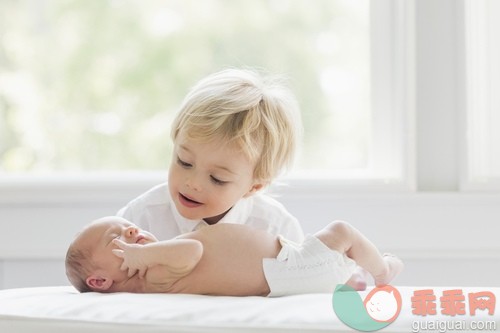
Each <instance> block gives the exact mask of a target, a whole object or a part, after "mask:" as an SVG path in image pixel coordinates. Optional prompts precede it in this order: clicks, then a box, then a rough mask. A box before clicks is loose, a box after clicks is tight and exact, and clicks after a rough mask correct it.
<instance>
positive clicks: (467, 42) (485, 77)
mask: <svg viewBox="0 0 500 333" xmlns="http://www.w3.org/2000/svg"><path fill="white" fill-rule="evenodd" d="M462 6H463V17H462V20H463V34H462V35H463V66H464V72H465V74H464V90H465V91H464V94H463V95H464V96H465V98H464V99H465V101H464V105H465V106H464V110H463V114H462V124H461V132H462V133H463V137H462V141H461V142H462V145H461V146H462V147H464V148H463V149H464V151H463V158H462V163H461V165H462V168H461V174H460V190H461V191H487V192H494V191H499V190H500V177H496V176H491V175H487V174H486V175H485V174H484V173H483V172H481V171H482V169H484V168H485V163H487V158H488V157H487V154H488V152H487V151H485V150H484V149H482V148H483V147H485V146H486V145H487V142H488V137H487V134H485V133H488V129H487V126H488V120H487V119H488V116H489V114H491V113H493V112H494V109H495V108H496V107H498V106H496V105H492V100H491V96H493V94H494V92H493V91H492V88H491V87H492V85H491V80H492V78H491V76H490V74H489V73H491V72H492V71H491V70H490V68H491V66H492V65H491V64H492V62H493V61H495V60H494V59H492V56H491V52H490V45H489V43H490V42H491V35H492V34H491V29H492V28H491V25H492V22H493V21H492V17H491V15H490V14H491V11H489V10H488V8H487V7H488V6H487V3H486V1H485V0H483V1H481V0H479V1H478V0H475V1H471V0H463V1H462ZM489 140H491V138H489Z"/></svg>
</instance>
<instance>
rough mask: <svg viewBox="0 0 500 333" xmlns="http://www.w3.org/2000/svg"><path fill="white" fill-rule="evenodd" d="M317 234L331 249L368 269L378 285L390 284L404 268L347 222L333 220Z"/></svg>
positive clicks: (398, 261) (400, 262) (394, 258)
mask: <svg viewBox="0 0 500 333" xmlns="http://www.w3.org/2000/svg"><path fill="white" fill-rule="evenodd" d="M315 236H316V237H317V238H318V239H319V240H321V241H322V242H323V243H324V244H325V245H326V246H328V247H329V248H330V249H332V250H336V251H338V252H340V253H345V254H346V255H347V256H348V257H349V258H351V259H353V260H354V261H356V263H357V264H358V265H359V266H361V267H362V268H364V269H366V270H367V271H368V272H369V273H370V274H371V275H372V276H373V278H374V280H375V285H377V286H382V285H385V284H388V283H389V282H390V281H391V280H392V279H394V278H395V277H396V276H397V275H398V274H399V273H400V272H401V270H402V269H403V263H402V261H401V260H399V259H398V258H397V257H395V256H392V255H384V256H382V255H380V253H379V251H378V249H377V248H376V247H375V245H374V244H373V243H372V242H370V241H369V240H368V238H366V237H365V236H363V234H361V233H360V232H359V231H358V230H357V229H355V228H354V227H352V226H351V225H350V224H348V223H346V222H343V221H335V222H332V223H330V224H329V225H328V226H326V227H325V228H324V229H322V230H321V231H319V232H317V233H316V234H315Z"/></svg>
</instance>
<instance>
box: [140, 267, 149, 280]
mask: <svg viewBox="0 0 500 333" xmlns="http://www.w3.org/2000/svg"><path fill="white" fill-rule="evenodd" d="M147 270H148V267H147V266H144V267H143V268H141V269H139V279H143V278H144V276H145V275H146V271H147Z"/></svg>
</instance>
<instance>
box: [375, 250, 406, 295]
mask: <svg viewBox="0 0 500 333" xmlns="http://www.w3.org/2000/svg"><path fill="white" fill-rule="evenodd" d="M384 261H385V264H386V266H387V269H386V271H385V272H384V273H382V274H379V275H378V276H374V279H375V285H376V286H377V287H381V286H385V285H386V284H388V283H389V282H391V281H392V280H393V279H394V278H395V277H396V276H397V275H398V274H399V273H401V271H402V270H403V267H404V264H403V262H402V261H401V259H399V258H398V257H396V256H395V255H392V254H390V253H385V254H384Z"/></svg>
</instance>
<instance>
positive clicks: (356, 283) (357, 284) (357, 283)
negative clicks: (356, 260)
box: [346, 266, 369, 291]
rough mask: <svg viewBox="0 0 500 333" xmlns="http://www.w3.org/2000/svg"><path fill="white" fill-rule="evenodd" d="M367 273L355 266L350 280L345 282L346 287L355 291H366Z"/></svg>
mask: <svg viewBox="0 0 500 333" xmlns="http://www.w3.org/2000/svg"><path fill="white" fill-rule="evenodd" d="M368 276H369V273H368V272H367V271H366V270H365V269H364V268H362V267H361V266H356V269H355V270H354V272H353V273H352V275H351V278H350V279H349V280H348V281H347V282H346V285H348V286H349V287H351V288H353V289H354V290H357V291H363V290H365V289H366V285H367V282H366V281H367V280H368Z"/></svg>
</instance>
